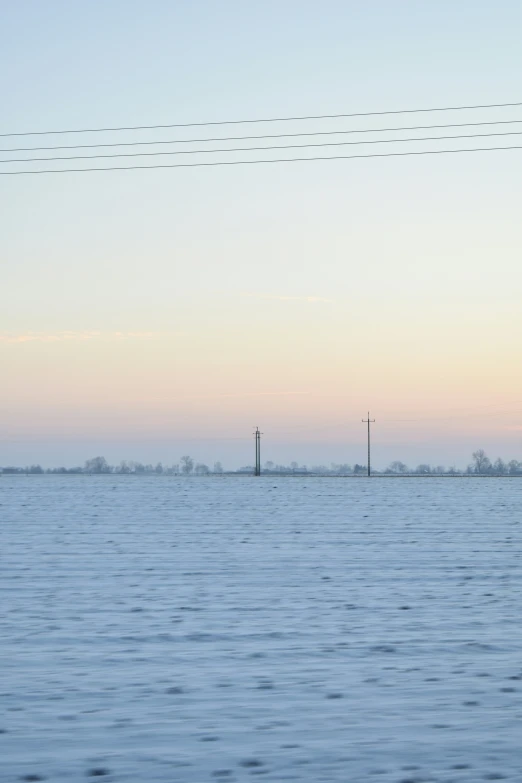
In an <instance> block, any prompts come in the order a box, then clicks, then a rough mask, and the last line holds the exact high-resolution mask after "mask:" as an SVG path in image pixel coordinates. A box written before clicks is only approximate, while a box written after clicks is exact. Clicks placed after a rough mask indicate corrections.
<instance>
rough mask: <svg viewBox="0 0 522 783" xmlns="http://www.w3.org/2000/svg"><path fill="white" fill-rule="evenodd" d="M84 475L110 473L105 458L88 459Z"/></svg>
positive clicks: (109, 467)
mask: <svg viewBox="0 0 522 783" xmlns="http://www.w3.org/2000/svg"><path fill="white" fill-rule="evenodd" d="M85 472H86V473H110V472H111V466H110V465H109V464H108V462H107V460H106V459H105V457H93V458H92V459H88V460H87V462H86V463H85Z"/></svg>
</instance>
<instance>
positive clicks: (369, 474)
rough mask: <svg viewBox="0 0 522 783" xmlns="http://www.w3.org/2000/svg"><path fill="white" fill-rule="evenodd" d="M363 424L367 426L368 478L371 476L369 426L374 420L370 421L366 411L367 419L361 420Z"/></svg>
mask: <svg viewBox="0 0 522 783" xmlns="http://www.w3.org/2000/svg"><path fill="white" fill-rule="evenodd" d="M361 421H362V422H363V424H367V425H368V476H371V474H372V468H371V462H370V424H374V423H375V419H370V411H368V418H367V419H361Z"/></svg>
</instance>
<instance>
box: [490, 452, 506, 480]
mask: <svg viewBox="0 0 522 783" xmlns="http://www.w3.org/2000/svg"><path fill="white" fill-rule="evenodd" d="M493 472H494V473H498V475H499V476H504V475H505V474H506V473H507V472H508V467H507V465H506V463H505V462H504V460H503V459H501V458H500V457H499V458H498V459H497V460H495V464H494V465H493Z"/></svg>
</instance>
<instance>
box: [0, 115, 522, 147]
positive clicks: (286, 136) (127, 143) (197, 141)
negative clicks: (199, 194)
mask: <svg viewBox="0 0 522 783" xmlns="http://www.w3.org/2000/svg"><path fill="white" fill-rule="evenodd" d="M521 122H522V120H492V121H490V122H460V123H451V124H449V125H409V126H406V127H401V128H397V127H395V128H361V129H359V130H356V129H351V130H333V131H309V132H308V133H274V134H263V135H260V136H214V137H213V138H206V139H167V140H166V141H115V142H111V143H108V144H107V143H106V144H66V145H61V144H59V145H57V146H50V147H7V148H5V149H0V153H5V152H40V151H43V150H86V149H101V148H102V147H143V146H150V145H157V144H206V143H207V142H210V141H253V140H257V139H290V138H297V137H298V136H336V135H337V136H341V135H346V134H351V133H391V132H392V131H397V132H398V131H411V130H435V129H443V128H470V127H477V126H483V125H513V124H515V123H521Z"/></svg>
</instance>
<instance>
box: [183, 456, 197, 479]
mask: <svg viewBox="0 0 522 783" xmlns="http://www.w3.org/2000/svg"><path fill="white" fill-rule="evenodd" d="M193 470H194V460H193V459H192V457H189V456H188V455H187V456H185V457H182V458H181V472H182V473H183V474H184V475H185V476H190V474H191V473H192V471H193Z"/></svg>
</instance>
